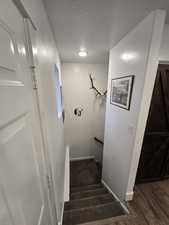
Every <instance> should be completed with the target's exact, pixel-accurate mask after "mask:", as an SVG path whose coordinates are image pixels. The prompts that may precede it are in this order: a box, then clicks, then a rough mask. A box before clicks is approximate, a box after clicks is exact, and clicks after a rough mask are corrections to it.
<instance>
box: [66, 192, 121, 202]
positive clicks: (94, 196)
mask: <svg viewBox="0 0 169 225" xmlns="http://www.w3.org/2000/svg"><path fill="white" fill-rule="evenodd" d="M106 195H111V196H112V197H113V195H112V194H111V193H110V192H107V193H105V194H101V195H100V194H98V195H93V196H89V197H84V198H77V199H72V200H70V201H69V202H72V201H79V200H81V201H82V200H84V201H85V200H89V199H93V198H96V197H98V196H101V197H103V196H106ZM113 198H114V197H113ZM114 202H117V199H115V198H114Z"/></svg>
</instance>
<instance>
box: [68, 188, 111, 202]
mask: <svg viewBox="0 0 169 225" xmlns="http://www.w3.org/2000/svg"><path fill="white" fill-rule="evenodd" d="M106 193H108V190H107V189H106V188H105V187H101V188H98V189H94V190H84V191H81V192H75V193H72V194H71V195H70V200H73V199H82V198H87V197H91V196H97V195H103V194H106Z"/></svg>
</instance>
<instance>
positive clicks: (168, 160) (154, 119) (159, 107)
mask: <svg viewBox="0 0 169 225" xmlns="http://www.w3.org/2000/svg"><path fill="white" fill-rule="evenodd" d="M168 87H169V65H164V64H160V65H159V66H158V71H157V76H156V81H155V86H154V91H153V95H152V100H151V105H150V110H149V115H148V120H147V125H146V130H145V134H144V140H143V145H142V151H141V156H140V161H139V167H138V171H137V178H136V183H142V182H149V181H156V180H161V179H165V178H169V88H168Z"/></svg>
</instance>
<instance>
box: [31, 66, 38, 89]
mask: <svg viewBox="0 0 169 225" xmlns="http://www.w3.org/2000/svg"><path fill="white" fill-rule="evenodd" d="M31 72H32V83H33V89H35V90H36V89H38V84H37V79H36V75H35V66H31Z"/></svg>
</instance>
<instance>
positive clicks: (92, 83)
mask: <svg viewBox="0 0 169 225" xmlns="http://www.w3.org/2000/svg"><path fill="white" fill-rule="evenodd" d="M89 78H90V81H91V85H92V86H91V88H90V89H93V90H95V92H96V96H98V95H100V96H106V94H107V90H106V91H104V92H103V93H101V92H100V91H99V90H98V88H97V87H96V86H95V85H94V79H93V78H92V75H91V74H89Z"/></svg>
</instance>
